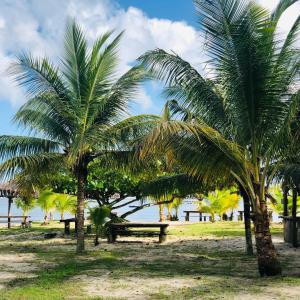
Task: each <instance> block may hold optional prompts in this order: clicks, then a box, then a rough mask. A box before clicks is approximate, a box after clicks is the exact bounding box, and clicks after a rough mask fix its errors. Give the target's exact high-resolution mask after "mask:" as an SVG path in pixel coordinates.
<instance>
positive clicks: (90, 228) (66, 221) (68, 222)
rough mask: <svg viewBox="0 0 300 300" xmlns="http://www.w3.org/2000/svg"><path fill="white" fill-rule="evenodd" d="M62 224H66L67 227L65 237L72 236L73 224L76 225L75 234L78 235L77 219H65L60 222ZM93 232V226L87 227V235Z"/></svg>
mask: <svg viewBox="0 0 300 300" xmlns="http://www.w3.org/2000/svg"><path fill="white" fill-rule="evenodd" d="M60 223H64V225H65V228H64V234H65V235H70V225H71V223H75V233H77V219H76V218H69V219H63V220H60ZM91 231H92V226H91V225H87V233H91Z"/></svg>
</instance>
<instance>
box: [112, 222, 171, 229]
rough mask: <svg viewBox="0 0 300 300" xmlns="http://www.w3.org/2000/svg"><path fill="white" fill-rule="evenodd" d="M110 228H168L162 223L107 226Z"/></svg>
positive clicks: (114, 224)
mask: <svg viewBox="0 0 300 300" xmlns="http://www.w3.org/2000/svg"><path fill="white" fill-rule="evenodd" d="M109 226H110V227H114V228H116V227H119V228H126V227H137V228H155V227H158V228H161V227H168V226H169V224H164V223H163V224H162V223H111V224H109Z"/></svg>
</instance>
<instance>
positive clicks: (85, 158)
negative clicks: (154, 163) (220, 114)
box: [0, 21, 155, 252]
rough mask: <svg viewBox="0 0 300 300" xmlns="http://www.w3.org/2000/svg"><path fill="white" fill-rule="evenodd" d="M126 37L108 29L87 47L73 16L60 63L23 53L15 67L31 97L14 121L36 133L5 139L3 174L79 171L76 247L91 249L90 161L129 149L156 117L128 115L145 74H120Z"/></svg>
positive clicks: (0, 140) (1, 141) (0, 151)
mask: <svg viewBox="0 0 300 300" xmlns="http://www.w3.org/2000/svg"><path fill="white" fill-rule="evenodd" d="M121 36H122V33H121V34H118V35H117V36H116V37H114V38H113V39H112V33H111V32H107V33H105V34H103V35H102V36H100V37H99V38H98V39H97V40H96V41H95V43H94V44H93V45H92V47H91V49H88V42H87V38H86V37H85V35H84V34H83V32H82V30H81V29H80V27H79V26H78V25H77V24H76V23H75V22H73V21H72V22H69V24H68V26H67V29H66V35H65V46H64V56H63V57H62V58H61V59H60V60H59V61H60V62H61V63H60V64H59V65H58V66H55V65H54V64H52V63H51V62H50V61H49V60H48V59H47V58H41V59H39V58H38V59H36V58H33V57H32V55H30V54H28V55H27V54H22V55H20V56H19V58H18V60H17V61H16V62H15V63H14V64H13V65H12V66H11V68H10V73H11V74H12V75H13V76H15V79H16V81H17V82H18V83H19V84H20V85H21V86H22V87H24V88H25V89H26V91H27V94H28V95H29V100H28V101H27V102H26V104H24V105H23V106H22V107H21V108H20V109H19V111H18V112H17V114H16V116H15V118H14V120H15V121H16V123H17V124H18V125H20V126H23V127H25V129H28V130H29V131H31V132H33V133H34V134H35V137H32V136H1V137H0V159H1V161H4V162H3V163H2V165H1V171H2V174H4V175H6V176H9V177H13V176H14V175H15V174H16V173H18V172H20V170H23V171H24V172H26V173H27V174H28V173H30V172H36V174H38V173H41V172H43V171H44V172H47V171H48V172H50V171H51V170H55V169H61V168H62V166H63V167H64V168H66V169H68V170H69V171H70V172H71V173H72V175H73V176H74V179H76V182H77V213H76V216H77V218H78V221H77V226H78V227H77V229H78V232H77V252H82V251H83V250H84V227H83V226H84V200H85V191H86V183H87V176H88V166H89V164H90V163H91V161H93V160H94V159H96V158H97V157H100V156H101V155H104V154H106V153H108V152H114V151H115V152H119V153H122V152H123V151H126V150H127V149H129V148H130V145H129V144H127V141H128V140H130V139H134V138H135V137H136V136H137V135H138V134H139V133H140V132H142V131H143V128H147V126H148V125H149V123H150V124H151V122H152V120H153V119H155V117H152V116H144V115H143V116H137V117H129V118H127V119H124V117H125V116H126V112H127V104H128V102H129V100H130V99H131V98H132V97H134V94H135V92H136V90H137V88H138V86H139V84H140V83H141V81H142V80H144V79H145V72H144V70H143V68H141V67H134V68H132V69H130V70H129V71H128V72H126V73H125V74H124V75H122V76H121V77H120V78H117V72H118V70H117V65H118V55H117V53H118V51H117V49H118V46H119V42H120V39H121ZM111 39H112V40H111ZM143 124H145V126H143Z"/></svg>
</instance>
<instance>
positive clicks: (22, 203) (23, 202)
mask: <svg viewBox="0 0 300 300" xmlns="http://www.w3.org/2000/svg"><path fill="white" fill-rule="evenodd" d="M35 205H36V201H35V199H34V198H27V197H26V198H25V197H24V198H17V199H16V206H17V208H19V209H21V210H22V216H23V218H24V222H25V217H26V216H27V215H28V213H29V211H31V210H32V209H33V208H34V207H35Z"/></svg>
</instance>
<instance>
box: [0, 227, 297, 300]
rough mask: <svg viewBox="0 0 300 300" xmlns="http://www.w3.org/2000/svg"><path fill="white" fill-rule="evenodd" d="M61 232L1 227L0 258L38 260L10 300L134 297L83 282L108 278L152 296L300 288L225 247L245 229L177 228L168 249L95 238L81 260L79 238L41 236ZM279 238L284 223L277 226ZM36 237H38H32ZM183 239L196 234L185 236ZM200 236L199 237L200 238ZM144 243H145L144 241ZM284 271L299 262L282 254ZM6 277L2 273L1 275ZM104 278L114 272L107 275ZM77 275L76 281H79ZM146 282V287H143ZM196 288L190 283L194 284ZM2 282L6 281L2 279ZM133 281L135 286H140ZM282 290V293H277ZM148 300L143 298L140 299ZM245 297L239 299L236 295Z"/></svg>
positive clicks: (8, 291) (224, 295)
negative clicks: (106, 293) (92, 291)
mask: <svg viewBox="0 0 300 300" xmlns="http://www.w3.org/2000/svg"><path fill="white" fill-rule="evenodd" d="M58 230H60V231H61V230H62V226H61V224H57V223H53V224H51V225H50V226H49V227H41V226H40V225H39V224H33V228H32V229H30V230H27V229H26V230H25V229H16V228H13V229H10V230H8V229H1V230H0V238H1V241H0V257H1V254H7V253H17V254H18V253H20V254H31V255H34V257H35V258H34V261H33V263H35V264H36V265H37V266H38V268H37V270H36V271H33V274H34V275H35V276H36V277H34V278H23V279H21V278H17V279H15V280H12V281H10V282H9V283H8V284H7V285H6V288H5V290H1V293H0V299H3V300H10V299H14V300H50V299H51V300H52V299H54V300H56V299H98V300H108V299H109V300H112V299H118V300H119V299H130V297H129V298H128V297H127V298H126V297H125V298H124V297H123V298H122V297H102V298H101V297H99V296H100V295H99V296H98V297H94V298H92V297H90V298H89V297H88V296H87V294H86V292H85V284H86V281H82V279H80V278H81V277H75V276H86V277H88V278H91V279H92V280H93V279H96V282H99V284H100V285H101V282H102V281H103V280H106V282H109V284H110V285H111V289H112V290H114V289H119V290H120V291H124V292H125V291H128V290H129V291H131V290H132V291H135V290H139V289H143V288H145V286H143V285H147V282H150V281H152V282H154V284H153V286H151V288H149V289H148V290H145V293H146V295H147V297H148V298H147V299H153V300H156V299H165V300H166V299H170V300H171V299H179V300H180V299H234V297H235V296H236V295H240V293H241V292H243V293H246V294H249V295H251V296H252V298H253V299H258V296H262V297H264V290H265V288H268V289H272V290H274V291H275V293H276V299H285V298H284V295H281V294H280V289H284V288H291V289H293V288H294V287H297V286H299V285H300V278H298V277H299V276H284V277H280V278H279V277H277V278H265V279H263V280H262V279H261V278H260V277H259V276H258V272H257V263H256V258H255V257H249V256H246V255H245V254H244V252H243V251H241V250H238V249H237V250H234V249H231V250H229V249H226V248H224V247H223V248H222V246H220V245H221V244H220V243H222V241H225V240H223V236H224V237H226V240H228V239H229V240H230V239H231V238H233V242H234V241H235V240H236V238H238V237H239V236H243V224H242V223H235V222H224V223H214V224H211V223H201V224H200V223H194V224H192V223H191V224H187V225H180V226H171V228H170V230H169V234H170V240H171V241H172V238H173V239H174V242H170V243H166V244H157V243H152V242H151V243H148V242H147V243H116V244H115V245H107V244H106V243H103V244H102V246H101V247H97V248H95V247H93V246H92V245H91V244H92V239H91V237H90V238H88V239H87V243H88V249H89V251H88V252H87V253H86V254H85V255H80V256H78V255H76V254H75V253H74V250H75V240H74V239H72V238H69V239H66V240H62V239H53V240H49V241H45V240H44V239H43V236H42V233H45V232H50V231H58ZM272 231H273V232H275V233H276V234H280V232H281V226H277V225H276V226H274V228H273V229H272ZM32 236H33V238H32ZM182 236H190V237H191V240H190V239H188V238H184V239H180V237H182ZM208 236H212V237H214V238H215V241H214V240H213V242H215V243H216V246H215V247H214V248H207V247H206V245H207V243H208V240H207V241H206V237H208ZM198 238H199V239H198ZM139 240H143V239H139ZM281 259H282V262H283V266H284V268H285V269H289V270H290V269H292V268H293V267H294V265H293V262H292V261H289V259H288V258H287V257H281ZM0 272H1V271H0ZM103 274H108V275H106V276H104V277H103V276H102V275H103ZM74 278H77V279H74ZM162 279H165V280H167V282H168V281H170V282H173V281H172V280H174V279H176V280H179V281H180V280H185V281H186V282H187V284H186V283H185V284H183V285H182V286H178V287H176V284H175V285H173V284H172V283H171V284H170V285H169V284H163V285H161V286H160V282H161V281H162ZM139 282H140V283H139ZM190 283H191V284H190ZM0 284H1V282H0ZM132 284H136V285H133V286H132ZM278 288H279V290H278ZM141 299H142V297H141ZM237 299H238V298H237Z"/></svg>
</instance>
